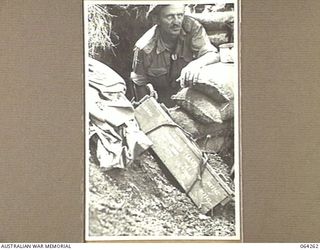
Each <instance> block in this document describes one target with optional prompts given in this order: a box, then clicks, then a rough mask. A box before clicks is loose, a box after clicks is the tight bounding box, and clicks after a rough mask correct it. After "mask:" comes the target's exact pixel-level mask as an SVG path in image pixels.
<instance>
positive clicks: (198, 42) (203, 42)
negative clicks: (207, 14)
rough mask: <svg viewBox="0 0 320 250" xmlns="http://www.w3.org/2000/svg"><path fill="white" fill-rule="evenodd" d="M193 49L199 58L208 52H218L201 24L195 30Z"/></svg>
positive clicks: (192, 41)
mask: <svg viewBox="0 0 320 250" xmlns="http://www.w3.org/2000/svg"><path fill="white" fill-rule="evenodd" d="M191 49H192V51H194V56H195V58H199V57H201V56H203V55H204V54H206V53H208V52H215V53H218V50H217V48H216V47H214V46H213V45H212V44H211V43H210V40H209V37H208V35H207V33H206V31H205V29H204V28H203V26H202V25H201V24H198V25H197V26H196V27H195V28H194V30H193V36H192V39H191Z"/></svg>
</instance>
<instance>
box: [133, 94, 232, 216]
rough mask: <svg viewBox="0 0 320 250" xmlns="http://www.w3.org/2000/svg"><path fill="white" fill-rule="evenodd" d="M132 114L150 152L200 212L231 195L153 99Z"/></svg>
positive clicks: (194, 146)
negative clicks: (156, 157) (157, 158)
mask: <svg viewBox="0 0 320 250" xmlns="http://www.w3.org/2000/svg"><path fill="white" fill-rule="evenodd" d="M135 116H136V119H137V121H138V123H139V125H140V128H141V129H142V131H143V132H144V133H145V134H146V135H147V136H148V137H149V139H150V140H151V141H152V143H153V146H152V149H153V150H154V152H155V153H156V154H157V156H158V157H159V158H160V160H161V161H162V163H163V164H164V165H165V166H166V168H167V169H168V170H169V172H170V173H171V174H172V175H173V177H174V178H175V179H176V180H177V181H178V183H179V184H180V185H181V187H182V188H183V189H184V190H185V192H186V193H187V194H188V196H189V197H190V198H191V200H192V201H193V202H194V203H195V204H196V205H197V207H198V208H199V209H200V211H201V212H202V213H207V212H208V211H209V210H211V209H212V208H213V207H215V206H216V205H218V204H220V203H222V204H223V203H225V202H226V201H227V200H229V199H230V198H231V197H232V196H233V195H234V194H233V191H232V190H231V189H230V188H229V187H228V186H227V185H226V184H225V183H224V182H223V181H222V179H221V178H220V177H219V176H218V175H217V174H216V173H215V172H214V170H213V168H212V167H211V166H210V165H209V164H208V163H207V162H206V161H205V159H204V157H203V155H202V152H201V150H200V149H199V148H198V147H197V146H196V144H195V143H194V142H193V141H192V140H191V139H189V138H188V137H187V136H186V134H185V133H184V132H183V130H182V129H181V128H179V127H178V126H177V125H176V123H174V122H173V120H172V119H171V118H170V116H169V115H168V114H167V113H166V112H165V111H164V110H163V109H162V107H161V106H160V104H159V103H157V101H156V100H155V99H154V98H152V97H149V98H147V99H146V100H145V101H143V102H142V103H141V104H140V105H139V106H138V107H137V108H136V109H135Z"/></svg>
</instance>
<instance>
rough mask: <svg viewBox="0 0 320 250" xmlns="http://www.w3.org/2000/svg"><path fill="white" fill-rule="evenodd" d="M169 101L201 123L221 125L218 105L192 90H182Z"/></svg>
mask: <svg viewBox="0 0 320 250" xmlns="http://www.w3.org/2000/svg"><path fill="white" fill-rule="evenodd" d="M171 99H173V100H174V101H175V103H176V104H177V105H179V106H180V107H181V108H182V109H183V110H185V111H186V112H187V113H188V114H190V115H191V116H192V117H193V118H195V119H197V120H198V121H199V122H201V123H204V124H210V123H222V119H221V114H220V111H219V105H218V104H217V103H215V102H214V101H212V100H210V99H209V98H208V97H207V96H205V95H204V94H202V93H200V92H198V91H196V90H194V89H192V88H183V89H182V90H180V91H179V92H178V93H177V94H176V95H173V96H172V97H171Z"/></svg>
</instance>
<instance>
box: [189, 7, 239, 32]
mask: <svg viewBox="0 0 320 250" xmlns="http://www.w3.org/2000/svg"><path fill="white" fill-rule="evenodd" d="M188 16H191V17H193V18H194V19H196V20H198V21H199V22H200V23H201V24H202V25H203V27H204V28H205V29H206V31H207V32H208V31H217V30H229V29H230V28H231V27H232V26H233V23H234V12H233V11H224V12H210V13H190V14H188Z"/></svg>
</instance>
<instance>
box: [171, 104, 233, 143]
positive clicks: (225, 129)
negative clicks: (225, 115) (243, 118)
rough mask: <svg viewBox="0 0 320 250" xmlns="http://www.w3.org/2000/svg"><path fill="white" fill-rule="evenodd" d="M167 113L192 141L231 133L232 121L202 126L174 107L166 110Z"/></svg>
mask: <svg viewBox="0 0 320 250" xmlns="http://www.w3.org/2000/svg"><path fill="white" fill-rule="evenodd" d="M168 113H169V115H170V117H171V118H172V120H173V121H174V122H175V123H177V124H178V125H179V126H180V127H181V128H183V129H184V130H185V131H187V132H188V133H189V134H191V136H192V137H193V138H194V139H197V138H200V137H204V136H206V135H208V134H209V135H211V136H212V137H217V136H224V135H225V134H227V133H229V131H233V122H232V120H230V121H226V122H223V123H212V124H202V123H200V122H198V121H196V120H194V119H192V117H191V116H190V115H188V114H187V113H186V112H184V111H183V110H182V109H181V108H179V107H175V108H171V109H168Z"/></svg>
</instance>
